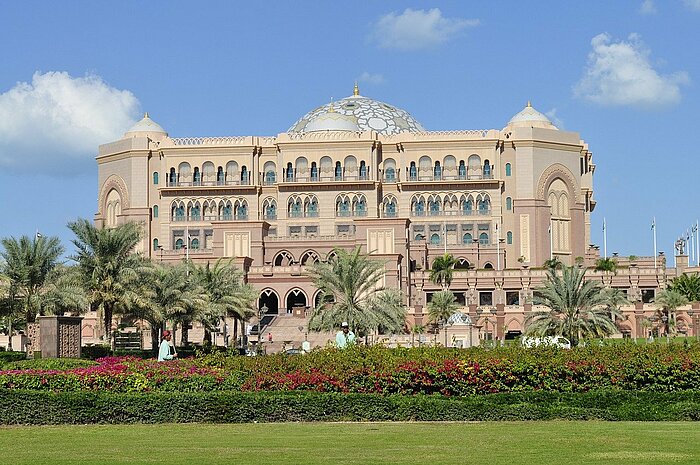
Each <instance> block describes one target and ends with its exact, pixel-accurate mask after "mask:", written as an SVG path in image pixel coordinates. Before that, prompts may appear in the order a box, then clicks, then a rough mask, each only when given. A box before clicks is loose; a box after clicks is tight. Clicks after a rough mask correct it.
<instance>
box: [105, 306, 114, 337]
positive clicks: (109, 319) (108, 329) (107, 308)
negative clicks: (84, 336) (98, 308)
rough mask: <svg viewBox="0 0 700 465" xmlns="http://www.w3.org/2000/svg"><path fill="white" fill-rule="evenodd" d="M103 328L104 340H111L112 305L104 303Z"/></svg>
mask: <svg viewBox="0 0 700 465" xmlns="http://www.w3.org/2000/svg"><path fill="white" fill-rule="evenodd" d="M103 308H104V312H105V313H104V317H105V318H104V328H105V340H106V341H107V342H110V343H111V341H112V311H113V309H112V305H111V304H109V305H104V306H103Z"/></svg>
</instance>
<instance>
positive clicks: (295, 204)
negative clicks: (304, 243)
mask: <svg viewBox="0 0 700 465" xmlns="http://www.w3.org/2000/svg"><path fill="white" fill-rule="evenodd" d="M303 214H304V209H303V205H302V203H301V199H296V200H291V199H290V201H289V216H290V217H292V218H299V217H301V216H302V215H303Z"/></svg>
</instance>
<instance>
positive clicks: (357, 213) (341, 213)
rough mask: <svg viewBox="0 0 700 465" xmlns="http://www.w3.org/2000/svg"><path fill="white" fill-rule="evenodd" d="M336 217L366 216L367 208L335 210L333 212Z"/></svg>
mask: <svg viewBox="0 0 700 465" xmlns="http://www.w3.org/2000/svg"><path fill="white" fill-rule="evenodd" d="M335 216H336V217H340V218H347V217H350V216H367V210H362V211H337V212H335Z"/></svg>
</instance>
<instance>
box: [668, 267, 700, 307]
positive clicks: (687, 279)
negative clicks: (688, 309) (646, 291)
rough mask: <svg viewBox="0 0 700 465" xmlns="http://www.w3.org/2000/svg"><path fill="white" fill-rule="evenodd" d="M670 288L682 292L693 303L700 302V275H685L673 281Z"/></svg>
mask: <svg viewBox="0 0 700 465" xmlns="http://www.w3.org/2000/svg"><path fill="white" fill-rule="evenodd" d="M670 288H671V289H672V290H674V291H677V292H680V293H681V294H683V295H684V296H686V297H687V299H688V300H689V301H691V302H700V275H698V273H692V274H688V273H683V274H682V275H680V276H679V277H677V278H674V279H673V280H672V281H671V286H670Z"/></svg>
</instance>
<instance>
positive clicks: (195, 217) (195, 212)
mask: <svg viewBox="0 0 700 465" xmlns="http://www.w3.org/2000/svg"><path fill="white" fill-rule="evenodd" d="M190 219H191V220H192V221H201V220H202V210H201V209H200V207H199V204H195V206H194V207H192V210H190Z"/></svg>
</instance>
